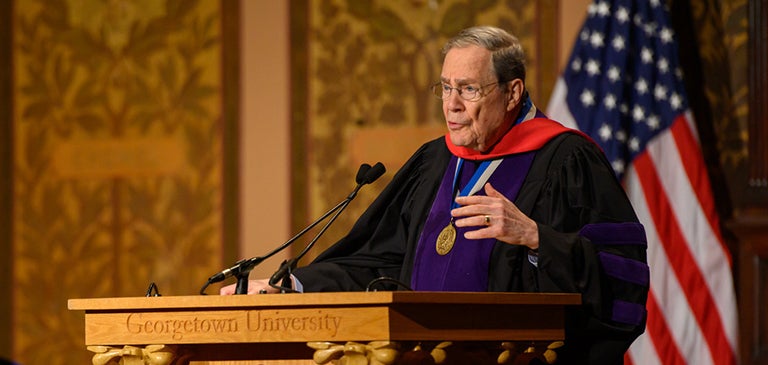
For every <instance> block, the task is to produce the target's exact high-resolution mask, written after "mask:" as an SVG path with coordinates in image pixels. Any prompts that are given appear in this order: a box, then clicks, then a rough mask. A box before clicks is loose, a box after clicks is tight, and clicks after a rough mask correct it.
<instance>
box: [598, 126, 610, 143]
mask: <svg viewBox="0 0 768 365" xmlns="http://www.w3.org/2000/svg"><path fill="white" fill-rule="evenodd" d="M597 134H598V135H599V136H600V139H602V140H603V142H605V141H607V140H609V139H611V134H613V131H611V126H610V125H608V124H603V125H602V126H601V127H600V129H598V130H597Z"/></svg>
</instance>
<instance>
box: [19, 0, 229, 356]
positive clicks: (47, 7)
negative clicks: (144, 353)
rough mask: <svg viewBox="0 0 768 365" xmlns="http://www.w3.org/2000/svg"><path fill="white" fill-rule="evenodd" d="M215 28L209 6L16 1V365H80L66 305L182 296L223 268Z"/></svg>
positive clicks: (76, 330)
mask: <svg viewBox="0 0 768 365" xmlns="http://www.w3.org/2000/svg"><path fill="white" fill-rule="evenodd" d="M221 19H222V6H221V3H220V2H218V1H188V0H185V1H176V0H164V1H157V0H135V1H102V0H45V1H16V2H15V6H14V21H15V22H14V27H13V34H14V40H13V55H14V59H13V68H14V72H13V74H14V80H13V81H14V89H13V97H14V105H13V107H14V108H13V109H14V116H13V132H14V143H15V148H14V151H13V155H14V157H13V186H14V195H13V202H14V210H13V257H14V259H13V260H14V261H13V262H14V272H13V275H14V288H13V298H14V299H13V300H14V303H13V308H14V313H13V317H14V323H13V337H12V338H13V342H14V360H16V361H18V362H19V363H23V364H77V363H89V358H90V354H89V353H88V352H87V351H85V350H84V345H83V343H82V342H83V328H82V323H83V322H82V318H81V316H82V314H80V313H74V312H69V311H68V310H67V303H66V300H67V299H68V298H90V297H113V296H141V295H144V293H145V291H146V290H147V287H148V285H149V283H150V282H155V283H157V285H158V286H159V289H160V292H161V293H162V294H165V295H191V294H196V293H197V291H198V290H199V288H200V287H201V286H202V284H203V283H204V280H205V279H206V278H207V277H208V275H210V274H211V273H212V272H214V271H216V270H218V269H219V268H220V266H221V261H222V259H221V255H222V236H223V234H224V233H223V229H222V226H223V223H222V210H223V209H224V208H223V206H222V202H223V201H224V197H223V195H224V194H223V191H224V187H223V186H224V178H223V176H225V175H226V174H227V172H225V171H223V159H224V156H223V152H222V145H223V132H222V131H223V130H224V129H225V128H224V126H223V121H224V120H225V115H224V111H223V110H222V104H223V101H222V90H223V89H224V85H223V83H222V79H223V76H222V69H223V67H222V62H223V61H222V53H223V52H222V20H221ZM52 339H53V341H52ZM62 349H68V351H62ZM71 349H83V351H82V352H73V351H69V350H71Z"/></svg>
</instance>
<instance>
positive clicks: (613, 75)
mask: <svg viewBox="0 0 768 365" xmlns="http://www.w3.org/2000/svg"><path fill="white" fill-rule="evenodd" d="M608 79H609V80H611V82H618V81H619V80H620V79H621V71H620V70H619V68H618V67H616V66H611V67H610V68H609V69H608Z"/></svg>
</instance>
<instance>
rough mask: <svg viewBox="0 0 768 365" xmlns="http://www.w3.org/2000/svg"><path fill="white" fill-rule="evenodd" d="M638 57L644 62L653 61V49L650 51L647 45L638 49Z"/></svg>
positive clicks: (649, 62)
mask: <svg viewBox="0 0 768 365" xmlns="http://www.w3.org/2000/svg"><path fill="white" fill-rule="evenodd" d="M640 59H641V60H642V61H643V63H645V64H651V63H653V51H651V49H650V48H648V47H643V49H642V50H641V51H640Z"/></svg>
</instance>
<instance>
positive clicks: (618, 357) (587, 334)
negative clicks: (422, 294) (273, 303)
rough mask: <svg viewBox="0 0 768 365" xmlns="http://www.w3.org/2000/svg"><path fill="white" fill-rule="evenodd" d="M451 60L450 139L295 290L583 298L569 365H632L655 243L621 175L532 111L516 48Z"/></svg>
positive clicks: (297, 279) (473, 45) (482, 43)
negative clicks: (385, 287) (391, 287)
mask: <svg viewBox="0 0 768 365" xmlns="http://www.w3.org/2000/svg"><path fill="white" fill-rule="evenodd" d="M443 54H444V62H443V68H442V73H441V75H440V81H439V82H438V83H436V84H435V85H434V86H433V92H434V93H435V95H436V96H437V97H439V98H441V99H442V103H443V113H444V115H445V122H446V127H447V129H448V132H447V134H446V136H445V138H439V139H436V140H433V141H431V142H428V143H426V144H424V145H423V146H422V147H421V148H420V149H419V150H418V151H416V152H415V154H414V155H413V156H412V157H411V158H410V159H409V160H408V162H406V164H405V165H404V166H403V167H402V168H401V169H400V171H398V172H397V174H396V175H395V177H394V178H393V180H392V181H391V182H390V184H389V185H388V186H387V187H386V188H385V189H384V190H383V191H382V193H381V194H380V196H379V197H378V198H377V199H376V200H375V201H374V202H373V203H372V204H371V206H370V207H369V208H368V209H367V210H366V212H365V213H364V214H363V215H362V216H361V217H360V219H359V220H358V221H357V222H356V224H355V225H354V227H353V228H352V229H351V231H350V232H349V234H348V235H347V236H346V237H344V238H343V239H341V240H340V241H339V242H337V243H336V244H335V245H334V246H332V247H331V248H330V249H328V250H327V251H326V252H324V253H322V254H321V255H320V256H319V257H318V258H317V259H316V260H315V261H314V262H312V263H311V264H309V265H307V266H305V267H301V268H298V269H296V270H295V271H294V272H293V275H294V276H293V279H294V287H295V288H297V289H299V290H302V291H355V290H364V289H365V288H366V285H368V283H370V282H371V281H372V280H374V279H376V278H379V277H382V276H384V277H391V278H393V279H397V280H398V281H400V282H401V283H408V284H409V285H410V287H412V288H413V289H414V290H424V291H499V292H571V293H581V294H582V298H583V305H582V306H580V307H579V308H577V309H574V310H572V311H571V312H569V313H568V315H567V319H566V340H565V346H564V348H563V349H562V353H561V356H560V358H561V362H565V363H578V364H583V363H590V364H614V363H616V364H618V363H622V362H623V361H622V358H623V354H624V352H625V351H626V349H627V348H628V347H629V345H630V344H631V343H632V341H633V340H634V339H635V338H636V337H637V336H638V335H639V334H640V333H642V332H643V329H644V325H645V315H646V312H645V300H646V297H647V293H648V287H647V283H648V276H649V272H648V266H647V264H646V243H645V232H644V230H643V227H642V225H641V224H640V223H638V221H637V217H636V216H635V213H634V211H633V209H632V206H631V205H630V203H629V200H628V199H627V197H626V194H625V193H624V191H623V189H622V187H621V185H620V184H619V182H618V181H617V180H616V178H615V176H614V174H613V171H612V169H611V168H610V165H609V164H608V163H607V161H606V159H605V157H604V155H603V153H602V152H601V150H600V148H599V147H598V146H596V145H595V144H594V143H593V142H592V141H591V140H590V139H589V138H587V137H585V136H584V135H582V134H580V133H579V132H576V131H573V130H569V129H566V128H564V127H563V126H561V125H560V124H558V123H557V122H554V121H552V120H549V119H547V118H546V117H545V116H544V115H543V114H542V113H541V112H540V111H539V110H538V109H537V108H536V106H535V105H534V104H533V103H532V102H531V100H530V98H529V96H528V93H527V91H526V89H525V65H524V58H525V56H524V53H523V50H522V47H521V45H520V43H519V41H518V40H517V39H516V38H515V37H514V36H512V35H510V34H509V33H507V32H505V31H503V30H501V29H498V28H494V27H474V28H469V29H466V30H464V31H462V32H461V33H459V34H458V35H457V36H456V37H454V38H453V39H451V40H449V41H448V42H447V44H446V45H445V47H444V48H443ZM250 287H251V288H250V290H251V291H252V292H257V291H259V290H267V291H269V292H272V291H274V289H273V288H270V287H269V286H268V285H266V282H265V281H264V280H260V281H252V283H251V285H250ZM232 291H233V287H232V286H229V287H225V288H223V289H222V293H223V294H228V293H231V292H232Z"/></svg>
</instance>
